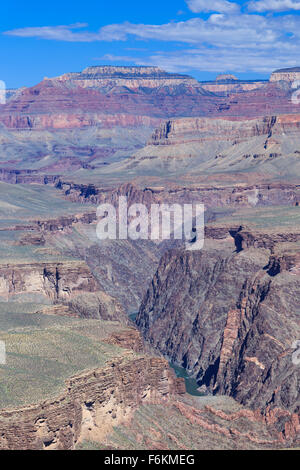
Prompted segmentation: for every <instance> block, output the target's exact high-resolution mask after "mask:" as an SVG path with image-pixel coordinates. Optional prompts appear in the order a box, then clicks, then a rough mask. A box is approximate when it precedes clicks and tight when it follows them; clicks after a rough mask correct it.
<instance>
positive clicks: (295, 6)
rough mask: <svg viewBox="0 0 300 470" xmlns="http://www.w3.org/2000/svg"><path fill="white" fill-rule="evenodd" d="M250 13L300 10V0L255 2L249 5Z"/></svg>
mask: <svg viewBox="0 0 300 470" xmlns="http://www.w3.org/2000/svg"><path fill="white" fill-rule="evenodd" d="M248 9H249V10H250V11H257V12H259V13H263V12H266V11H269V12H271V11H289V10H295V11H297V10H300V1H299V0H253V1H251V2H250V3H249V5H248Z"/></svg>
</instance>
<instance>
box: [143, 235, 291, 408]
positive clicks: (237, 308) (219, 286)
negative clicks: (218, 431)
mask: <svg viewBox="0 0 300 470" xmlns="http://www.w3.org/2000/svg"><path fill="white" fill-rule="evenodd" d="M215 244H216V243H215ZM207 245H209V243H207ZM287 245H288V244H287ZM297 252H299V249H298V251H297V250H296V252H295V251H294V252H289V253H288V255H287V256H285V253H284V250H282V251H281V250H280V255H279V254H277V255H273V256H272V257H270V251H269V250H266V249H253V248H249V249H246V250H243V251H241V252H239V253H236V252H232V250H230V249H228V248H226V246H225V245H223V247H222V249H220V250H218V248H217V246H216V249H214V250H212V249H209V248H207V249H206V250H204V251H203V252H194V253H188V252H176V251H175V252H174V251H173V252H170V253H168V254H166V255H165V256H164V257H163V259H162V260H161V263H160V267H159V269H158V271H157V273H156V275H155V277H154V279H153V281H152V284H151V286H150V288H149V290H148V293H147V295H146V296H145V298H144V301H143V303H142V306H141V309H140V311H139V314H138V317H137V325H138V327H139V328H140V330H141V331H142V333H143V335H144V337H145V338H146V340H147V341H148V342H150V344H151V345H152V346H153V347H155V348H157V349H158V350H159V351H160V352H162V353H163V354H164V355H165V357H168V358H170V359H171V360H172V361H175V362H177V363H178V364H180V365H183V366H184V367H186V368H187V369H189V370H190V371H192V372H193V374H194V375H195V376H196V377H197V379H198V381H199V385H204V386H205V387H206V388H207V389H208V390H209V391H210V392H212V393H221V394H226V395H230V396H232V397H234V398H235V399H236V400H238V401H239V402H240V403H243V404H245V405H247V406H250V407H251V408H253V409H256V408H260V409H261V410H266V409H267V408H268V407H278V406H279V407H281V408H283V409H288V410H289V411H290V412H297V411H298V408H299V400H300V396H299V385H298V384H299V380H300V369H299V366H296V365H295V364H293V361H292V353H293V347H292V345H293V342H294V341H295V340H297V339H298V337H299V335H300V329H299V314H300V311H299V305H300V288H299V273H298V270H299V256H298V254H297ZM274 257H275V258H276V260H277V263H279V265H280V267H281V269H280V268H279V269H277V270H275V269H271V267H272V266H274V263H275V261H274ZM285 258H287V261H286V262H284V261H283V260H285ZM275 264H276V263H275Z"/></svg>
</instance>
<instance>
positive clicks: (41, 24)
mask: <svg viewBox="0 0 300 470" xmlns="http://www.w3.org/2000/svg"><path fill="white" fill-rule="evenodd" d="M1 20H2V21H1V32H0V55H1V62H0V64H1V65H0V79H1V80H4V81H5V82H6V85H7V87H9V88H13V87H19V86H22V85H25V86H30V85H34V84H36V83H38V82H39V81H41V80H42V79H43V77H44V76H48V77H53V76H57V75H60V74H62V73H65V72H71V71H80V70H82V69H83V68H85V67H86V66H88V65H97V64H117V65H127V64H129V65H158V66H160V67H162V68H165V69H166V70H169V71H174V72H182V73H188V74H191V75H193V76H195V77H196V78H198V79H199V80H207V79H212V78H214V77H215V76H216V74H218V73H229V72H231V73H234V74H235V75H237V76H238V77H240V78H255V77H259V78H266V77H268V76H269V74H270V72H271V71H272V70H274V69H276V68H282V67H293V66H297V65H299V66H300V0H249V1H237V0H236V1H233V0H232V1H231V0H230V1H229V0H209V1H207V0H172V1H171V0H151V1H148V2H141V1H140V0H139V1H137V0H131V1H127V2H125V1H124V0H123V1H120V0H111V1H108V0H106V1H101V0H85V1H82V0H80V1H76V0H73V1H63V0H60V1H58V0H53V1H52V2H51V3H50V2H41V1H40V0H39V1H36V0H33V1H30V2H24V1H10V2H7V3H5V4H2V5H1Z"/></svg>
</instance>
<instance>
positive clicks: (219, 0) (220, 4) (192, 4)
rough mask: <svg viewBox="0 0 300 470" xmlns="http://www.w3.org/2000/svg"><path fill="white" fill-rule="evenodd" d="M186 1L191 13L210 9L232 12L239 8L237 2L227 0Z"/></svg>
mask: <svg viewBox="0 0 300 470" xmlns="http://www.w3.org/2000/svg"><path fill="white" fill-rule="evenodd" d="M186 3H187V5H188V7H189V9H190V10H191V11H192V12H193V13H200V12H210V11H217V12H219V13H232V12H235V11H239V10H240V7H239V5H238V4H237V3H233V2H228V1H227V0H210V1H207V0H186Z"/></svg>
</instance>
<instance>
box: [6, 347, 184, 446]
mask: <svg viewBox="0 0 300 470" xmlns="http://www.w3.org/2000/svg"><path fill="white" fill-rule="evenodd" d="M177 393H183V388H182V383H181V380H178V379H176V377H175V374H174V373H173V371H172V370H171V369H170V368H169V366H168V363H167V362H166V361H165V360H163V359H157V358H149V357H145V356H140V357H136V356H135V355H134V354H133V353H131V352H130V351H127V353H125V352H124V358H121V359H117V360H116V361H113V362H111V363H110V364H108V365H107V366H106V367H104V368H101V369H95V370H91V371H87V372H83V373H82V374H80V375H77V376H74V377H72V378H71V379H70V380H68V381H67V382H66V389H65V392H64V393H63V394H61V396H59V397H57V398H56V399H53V400H47V401H44V402H42V403H37V404H36V405H32V406H26V407H23V408H17V409H11V410H1V411H0V426H1V436H0V449H14V450H20V449H23V450H29V449H31V450H42V449H48V450H50V449H64V450H68V449H69V450H70V449H74V447H75V445H76V444H77V443H78V442H80V441H82V440H84V439H94V440H98V441H101V440H103V439H104V437H105V435H106V434H107V433H108V432H109V431H111V430H112V429H113V426H116V425H117V424H121V423H124V422H126V421H128V420H129V419H130V417H131V416H132V413H133V411H134V410H135V409H136V408H137V407H138V406H139V405H140V404H142V403H163V402H167V401H168V400H169V399H170V398H171V397H172V396H173V395H176V394H177Z"/></svg>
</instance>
